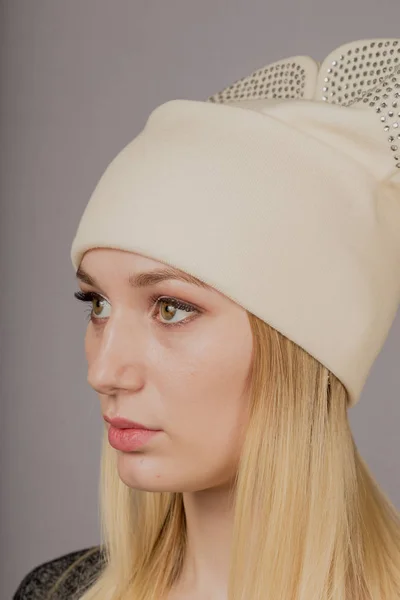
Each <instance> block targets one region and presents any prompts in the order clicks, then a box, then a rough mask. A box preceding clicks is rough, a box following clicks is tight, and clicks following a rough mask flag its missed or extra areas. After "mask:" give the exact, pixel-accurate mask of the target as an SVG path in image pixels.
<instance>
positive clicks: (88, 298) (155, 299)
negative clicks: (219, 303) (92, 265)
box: [74, 290, 200, 327]
mask: <svg viewBox="0 0 400 600" xmlns="http://www.w3.org/2000/svg"><path fill="white" fill-rule="evenodd" d="M74 296H75V298H77V299H78V300H81V301H82V302H93V300H104V298H103V297H102V296H100V294H97V293H96V292H83V291H82V290H79V292H75V293H74ZM149 301H150V306H152V305H153V304H155V305H156V307H157V306H158V304H159V303H160V302H161V301H162V302H165V303H168V304H170V305H171V306H173V307H174V308H179V309H180V310H185V311H187V312H197V313H199V312H200V310H199V309H198V308H196V307H195V306H193V305H192V304H188V303H187V302H181V301H180V300H178V299H177V298H173V297H171V296H159V295H158V294H153V295H152V296H150V298H149ZM87 318H88V319H91V320H95V319H96V317H93V309H89V311H88V317H87ZM99 320H101V318H99ZM159 323H160V325H162V326H164V327H178V326H181V325H185V324H186V323H187V319H183V320H182V321H178V322H177V323H163V322H162V321H159Z"/></svg>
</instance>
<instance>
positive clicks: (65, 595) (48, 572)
mask: <svg viewBox="0 0 400 600" xmlns="http://www.w3.org/2000/svg"><path fill="white" fill-rule="evenodd" d="M103 566H104V558H103V556H102V554H101V552H100V546H93V547H91V548H85V549H84V550H77V551H75V552H70V553H69V554H63V555H62V556H59V557H58V558H55V559H52V560H49V561H47V562H45V563H42V564H40V565H38V566H37V567H35V568H33V569H32V570H31V571H29V573H28V574H27V575H25V577H24V578H23V579H22V581H21V583H20V585H19V587H18V589H17V590H16V592H15V594H14V596H13V598H12V600H78V599H79V597H80V596H82V594H83V592H84V591H85V590H86V589H88V588H89V587H90V586H91V585H92V584H93V583H94V582H95V580H96V579H97V577H98V575H100V571H101V569H102V567H103ZM78 589H80V592H79V594H78Z"/></svg>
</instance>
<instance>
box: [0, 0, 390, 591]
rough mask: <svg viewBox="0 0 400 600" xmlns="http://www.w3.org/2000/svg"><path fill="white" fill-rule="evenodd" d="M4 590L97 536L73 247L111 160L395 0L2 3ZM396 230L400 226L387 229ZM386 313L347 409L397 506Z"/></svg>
mask: <svg viewBox="0 0 400 600" xmlns="http://www.w3.org/2000/svg"><path fill="white" fill-rule="evenodd" d="M0 6H1V9H0V28H1V30H0V34H1V38H0V51H1V55H0V69H1V70H0V126H1V131H0V133H1V137H0V149H1V172H0V186H1V189H0V202H1V211H0V251H1V252H0V257H1V262H0V282H1V292H0V304H1V322H0V325H1V329H0V343H1V347H0V365H1V373H0V381H1V435H0V440H1V465H0V467H1V498H0V505H1V523H0V527H1V531H0V534H1V535H0V543H1V560H0V582H1V583H0V598H1V599H4V600H5V599H7V598H10V597H11V594H12V592H13V591H14V590H15V589H16V587H17V585H18V583H19V582H20V580H21V579H22V577H23V576H24V575H25V574H26V573H27V572H28V571H29V570H30V569H32V568H33V567H35V566H37V565H38V564H40V563H42V562H45V561H47V560H51V559H53V558H55V557H57V556H60V555H61V554H64V553H67V552H71V551H73V550H77V549H82V548H85V547H89V546H91V545H96V544H98V543H99V542H100V538H99V521H98V496H97V491H98V478H99V460H100V442H101V435H102V430H103V420H102V418H101V414H100V404H99V401H98V399H97V396H96V394H95V392H94V391H93V390H92V389H91V388H90V387H89V385H88V383H87V381H86V376H87V372H86V368H87V363H86V358H85V354H84V333H85V328H86V320H85V312H84V310H83V309H82V306H81V305H80V304H79V305H78V302H77V301H76V300H75V299H74V298H73V293H74V291H75V290H76V289H77V285H76V283H75V277H74V272H73V268H72V264H71V262H70V247H71V243H72V238H73V236H74V234H75V231H76V227H77V225H78V221H79V218H80V216H81V214H82V212H83V209H84V207H85V206H86V204H87V201H88V199H89V196H90V194H91V193H92V191H93V188H94V186H95V184H96V183H97V180H98V178H99V177H100V175H101V173H102V172H103V170H104V168H105V167H106V165H107V164H108V163H109V162H110V160H111V159H112V158H113V157H114V156H115V154H116V153H117V152H119V150H120V149H122V147H124V146H125V145H126V144H127V143H128V142H129V141H131V140H132V139H133V138H134V137H135V136H136V135H137V134H138V133H139V131H140V130H141V129H142V127H143V126H144V123H145V120H146V118H147V116H148V115H149V114H150V112H151V111H152V110H153V109H154V108H155V107H156V106H158V105H159V104H161V103H163V102H166V101H167V100H171V99H175V98H187V99H193V100H196V99H197V100H205V99H206V98H207V97H208V96H209V95H211V94H213V93H215V92H217V91H219V90H220V89H222V88H223V87H225V86H226V85H229V84H231V83H233V82H234V81H236V80H237V79H239V78H241V77H244V76H245V75H248V74H250V73H251V72H252V71H254V70H255V69H257V68H260V67H262V66H264V65H266V64H268V63H270V62H273V61H275V60H279V59H282V58H285V57H289V56H293V55H297V54H305V55H310V56H312V57H313V58H315V59H316V60H323V59H324V58H325V56H327V54H329V53H330V52H331V51H332V50H334V49H335V48H336V47H338V46H339V45H341V44H343V43H346V42H349V41H354V40H361V39H368V38H375V37H400V31H399V26H398V25H399V22H400V3H399V1H398V0H380V1H379V2H378V1H377V0H357V1H355V0H336V1H335V2H332V1H329V2H328V1H326V0H302V1H301V2H296V1H295V0H270V1H267V0H264V1H263V2H261V1H258V2H256V1H254V0H253V1H251V0H241V1H239V0H196V1H191V0H181V1H178V0H167V1H164V0H163V1H161V0H158V1H151V0H130V1H128V0H125V1H123V0H112V1H106V0H85V2H82V1H81V0H68V1H67V0H64V1H62V0H8V1H2V2H0ZM399 235H400V232H399ZM399 355H400V323H399V318H398V316H397V318H396V321H395V323H394V324H393V327H392V329H391V331H390V334H389V337H388V339H387V341H386V343H385V346H384V348H383V350H382V351H381V353H380V355H379V357H378V359H377V360H376V362H375V364H374V366H373V368H372V370H371V372H370V375H369V378H368V381H367V383H366V385H365V388H364V390H363V393H362V397H361V399H360V401H359V403H358V405H356V406H355V407H354V408H353V409H350V413H349V416H350V420H351V425H352V429H353V432H354V437H355V440H356V443H357V446H358V448H359V450H360V452H361V454H362V456H363V457H364V458H365V459H366V461H367V463H368V465H369V467H370V468H371V470H372V472H373V474H374V476H375V477H376V479H377V480H378V482H379V484H380V485H381V486H382V488H383V489H384V490H385V491H386V493H387V494H388V495H389V497H390V498H391V500H392V501H393V502H394V504H395V505H396V507H398V508H400V473H399V465H400V460H399V456H400V436H399V422H400V401H399V398H400V380H399V377H398V372H399V365H400V362H399Z"/></svg>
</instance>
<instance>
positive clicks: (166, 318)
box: [74, 291, 200, 327]
mask: <svg viewBox="0 0 400 600" xmlns="http://www.w3.org/2000/svg"><path fill="white" fill-rule="evenodd" d="M74 296H75V298H77V299H78V300H81V301H83V302H92V304H93V306H92V308H90V309H89V311H88V317H87V318H88V319H90V320H91V321H92V322H94V323H96V322H98V321H100V320H102V319H104V318H106V317H108V316H109V315H104V314H102V312H101V311H102V310H103V307H104V303H105V304H106V305H107V304H108V305H109V306H110V304H109V302H108V301H107V300H106V299H105V298H103V297H102V296H100V295H99V294H96V293H95V292H82V291H79V292H75V294H74ZM150 302H151V305H153V304H154V303H155V310H154V311H153V316H154V314H155V315H157V314H160V315H161V319H158V318H157V317H156V316H154V318H155V319H156V321H158V322H159V323H160V324H161V325H164V326H166V327H171V326H175V325H184V324H185V323H186V322H187V321H188V320H190V319H188V318H183V319H180V320H179V319H178V320H175V321H174V320H173V319H174V317H175V316H176V315H177V313H179V311H180V312H182V313H192V312H193V313H199V312H200V311H199V310H198V309H197V308H195V307H194V306H192V305H191V304H187V303H186V302H181V301H180V300H178V299H177V298H170V297H162V298H161V297H159V296H152V297H151V298H150Z"/></svg>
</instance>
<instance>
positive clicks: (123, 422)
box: [103, 415, 162, 431]
mask: <svg viewBox="0 0 400 600" xmlns="http://www.w3.org/2000/svg"><path fill="white" fill-rule="evenodd" d="M103 418H104V420H105V421H107V423H110V425H112V426H113V427H117V428H118V429H144V430H148V431H162V430H161V429H156V428H155V427H148V426H147V425H143V423H137V422H136V421H130V420H129V419H124V418H123V417H114V418H111V417H108V416H107V415H104V416H103Z"/></svg>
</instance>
